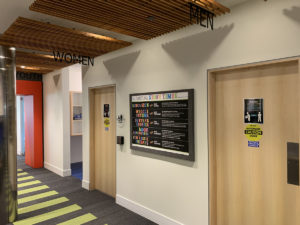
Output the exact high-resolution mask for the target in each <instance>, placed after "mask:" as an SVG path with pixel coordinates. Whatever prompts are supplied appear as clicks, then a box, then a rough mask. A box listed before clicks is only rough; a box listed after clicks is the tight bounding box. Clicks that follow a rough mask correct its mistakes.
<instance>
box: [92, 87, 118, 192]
mask: <svg viewBox="0 0 300 225" xmlns="http://www.w3.org/2000/svg"><path fill="white" fill-rule="evenodd" d="M110 87H114V88H115V113H117V104H116V102H117V94H116V93H117V86H116V85H115V84H111V85H103V86H96V87H90V88H89V89H88V99H89V143H90V145H89V162H90V165H89V170H90V173H89V174H90V185H89V189H90V190H95V141H94V140H95V138H94V131H95V123H94V112H95V108H94V104H91V103H92V102H93V101H94V100H95V98H94V94H93V91H94V90H99V89H104V88H110ZM115 119H116V118H115ZM114 128H115V131H116V132H117V122H116V123H115V127H114ZM116 150H117V145H115V152H116ZM115 165H116V168H115V171H116V174H115V178H116V182H115V185H116V193H117V154H116V157H115ZM115 197H116V196H115Z"/></svg>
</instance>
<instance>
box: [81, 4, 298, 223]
mask: <svg viewBox="0 0 300 225" xmlns="http://www.w3.org/2000/svg"><path fill="white" fill-rule="evenodd" d="M215 25H216V28H215V30H214V31H208V30H205V29H204V28H201V27H200V26H197V25H195V26H190V27H187V28H184V29H181V30H179V31H176V32H173V33H171V34H168V35H164V36H161V37H158V38H155V39H152V40H149V41H138V42H136V43H134V45H133V46H130V47H127V48H125V49H122V50H119V51H115V52H113V53H110V54H107V55H104V56H101V57H98V58H97V59H96V60H95V67H91V68H90V69H89V70H88V71H87V72H86V74H85V75H84V80H83V95H84V96H83V105H84V110H83V119H84V121H83V133H84V135H83V160H84V162H83V163H84V171H83V187H85V188H88V187H89V118H88V116H89V105H88V88H90V87H97V86H103V85H109V84H116V87H117V114H123V115H124V116H125V125H124V126H123V127H117V135H123V136H125V145H124V146H123V147H122V148H120V147H119V146H118V147H117V202H118V203H119V204H122V205H124V206H126V207H128V208H130V209H133V210H135V211H136V212H138V213H140V214H142V215H144V216H147V217H148V218H151V219H152V220H154V221H156V222H157V223H159V224H186V225H208V223H209V222H208V141H207V140H208V134H207V69H211V68H219V67H225V66H232V65H238V64H246V63H251V62H259V61H264V60H271V59H278V58H285V57H291V56H298V55H300V42H299V37H300V1H299V0H284V1H283V0H271V1H267V2H264V1H262V0H253V1H248V2H247V3H245V4H242V5H239V6H237V7H235V8H233V9H232V13H231V14H230V15H226V16H221V17H219V18H218V19H217V20H216V21H215ZM185 88H194V89H195V137H196V140H195V151H196V161H195V162H194V163H190V162H186V161H182V160H177V159H172V158H168V157H162V156H157V155H151V154H146V153H138V152H132V151H131V150H130V136H129V130H130V123H129V94H130V93H138V92H146V91H163V90H172V89H185Z"/></svg>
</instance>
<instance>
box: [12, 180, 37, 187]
mask: <svg viewBox="0 0 300 225" xmlns="http://www.w3.org/2000/svg"><path fill="white" fill-rule="evenodd" d="M41 183H42V182H41V181H39V180H35V181H31V182H26V183H22V184H18V188H22V187H28V186H32V185H35V184H41Z"/></svg>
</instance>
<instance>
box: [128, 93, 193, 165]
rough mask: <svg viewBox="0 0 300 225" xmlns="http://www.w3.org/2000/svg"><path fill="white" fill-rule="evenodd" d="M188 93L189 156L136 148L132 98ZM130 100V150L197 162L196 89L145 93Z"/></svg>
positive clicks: (132, 95)
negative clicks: (195, 128)
mask: <svg viewBox="0 0 300 225" xmlns="http://www.w3.org/2000/svg"><path fill="white" fill-rule="evenodd" d="M180 92H188V144H189V145H188V146H189V147H188V155H183V154H179V153H173V152H168V151H163V150H154V149H151V148H147V147H139V146H134V145H133V143H132V139H133V122H132V121H133V115H132V103H133V101H132V97H134V96H140V95H153V94H166V93H180ZM129 98H130V107H129V108H130V148H131V149H132V150H136V151H141V152H147V153H153V154H158V155H163V156H169V157H173V158H178V159H184V160H188V161H195V133H194V89H181V90H170V91H158V92H145V93H134V94H130V95H129ZM166 101H167V100H166Z"/></svg>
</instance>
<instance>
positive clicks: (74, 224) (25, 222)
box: [14, 170, 97, 225]
mask: <svg viewBox="0 0 300 225" xmlns="http://www.w3.org/2000/svg"><path fill="white" fill-rule="evenodd" d="M27 175H28V173H27V172H23V170H18V177H21V176H22V177H21V178H18V182H21V181H28V180H30V181H28V182H23V183H20V184H18V189H19V190H18V205H19V208H18V214H19V215H26V213H30V212H34V211H37V210H41V209H47V208H48V207H51V206H57V205H59V204H62V203H66V202H69V201H70V200H69V199H68V198H66V197H55V196H58V195H59V193H58V192H56V191H53V190H50V188H49V186H47V185H43V184H42V182H41V181H39V180H34V177H33V176H27ZM23 176H27V177H23ZM35 185H39V186H35ZM32 186H33V187H32ZM35 192H39V193H38V194H35ZM40 192H42V193H40ZM26 194H27V196H26V197H22V195H26ZM28 194H32V195H30V196H28ZM49 197H55V198H54V199H51V200H47V201H43V199H44V198H47V199H48V198H49ZM36 200H41V201H43V202H40V203H36V204H33V205H29V206H26V207H22V205H23V204H25V203H29V204H30V202H33V201H36ZM27 205H28V204H27ZM81 209H82V208H81V207H80V206H78V205H77V204H70V205H69V206H64V207H62V208H59V209H56V210H53V211H50V212H47V213H43V214H40V215H36V216H32V217H29V218H25V219H22V220H19V221H16V222H15V223H14V225H33V224H37V223H41V222H45V221H48V220H51V219H55V218H58V217H61V216H64V215H67V214H70V213H73V212H77V211H80V210H81ZM96 219H97V217H96V216H94V215H93V214H91V213H84V214H83V215H81V216H78V215H77V216H76V217H75V218H72V219H69V220H67V221H64V222H61V223H59V225H80V224H85V223H88V222H90V221H93V220H96Z"/></svg>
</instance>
